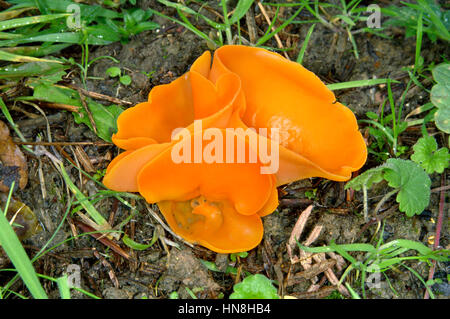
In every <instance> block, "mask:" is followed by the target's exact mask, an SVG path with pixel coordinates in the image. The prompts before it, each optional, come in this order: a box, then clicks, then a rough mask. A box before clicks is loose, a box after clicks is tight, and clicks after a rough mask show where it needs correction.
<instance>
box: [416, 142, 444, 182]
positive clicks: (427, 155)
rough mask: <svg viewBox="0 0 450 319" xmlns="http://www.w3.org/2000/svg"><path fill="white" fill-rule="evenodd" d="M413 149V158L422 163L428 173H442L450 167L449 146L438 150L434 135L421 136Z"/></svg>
mask: <svg viewBox="0 0 450 319" xmlns="http://www.w3.org/2000/svg"><path fill="white" fill-rule="evenodd" d="M413 150H414V154H413V155H411V159H412V160H413V161H414V162H416V163H417V164H420V165H421V166H422V167H423V168H424V169H425V171H426V172H427V173H428V174H432V173H434V172H436V173H442V172H443V171H444V169H445V168H447V167H448V164H449V160H450V155H449V153H448V148H446V147H442V148H440V149H439V150H438V149H437V143H436V140H435V139H434V137H431V136H426V137H422V138H420V139H419V140H418V141H417V143H416V144H415V145H414V146H413Z"/></svg>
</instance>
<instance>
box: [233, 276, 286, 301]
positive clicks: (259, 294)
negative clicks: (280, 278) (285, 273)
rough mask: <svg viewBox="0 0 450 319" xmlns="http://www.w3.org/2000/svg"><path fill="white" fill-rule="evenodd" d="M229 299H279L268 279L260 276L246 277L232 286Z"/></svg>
mask: <svg viewBox="0 0 450 319" xmlns="http://www.w3.org/2000/svg"><path fill="white" fill-rule="evenodd" d="M233 290H234V292H233V293H232V294H231V295H230V299H279V298H280V297H279V296H278V294H277V289H276V288H275V287H274V286H273V285H272V282H271V281H270V279H268V278H267V277H266V276H264V275H261V274H255V275H251V276H248V277H246V278H245V279H244V280H243V281H242V282H240V283H238V284H236V285H234V287H233Z"/></svg>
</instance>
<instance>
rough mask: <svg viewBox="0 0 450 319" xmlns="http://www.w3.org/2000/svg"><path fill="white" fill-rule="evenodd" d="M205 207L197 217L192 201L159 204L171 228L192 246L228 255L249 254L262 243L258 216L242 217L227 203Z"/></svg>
mask: <svg viewBox="0 0 450 319" xmlns="http://www.w3.org/2000/svg"><path fill="white" fill-rule="evenodd" d="M203 205H205V206H206V207H201V208H200V209H204V210H205V211H203V212H202V214H198V213H197V214H195V213H194V210H193V208H192V206H191V201H184V202H179V201H163V202H159V203H158V207H159V208H160V210H161V213H162V214H163V215H164V217H165V219H166V221H167V223H168V224H169V226H170V227H171V228H172V229H173V230H174V231H175V233H177V234H178V235H180V236H182V237H183V238H184V239H185V240H187V241H189V242H191V243H197V244H200V245H202V246H204V247H206V248H209V249H211V250H213V251H215V252H218V253H224V254H225V253H234V252H241V251H248V250H250V249H253V248H254V247H256V246H257V245H258V244H259V243H260V242H261V239H262V236H263V224H262V222H261V218H260V217H259V216H258V215H256V214H255V215H247V216H246V215H242V214H239V213H238V212H237V211H236V209H235V208H234V205H232V204H231V203H230V202H228V201H218V202H214V203H212V204H211V203H205V204H203ZM213 205H214V206H215V207H214V206H213ZM211 210H214V212H211ZM203 214H204V215H203ZM208 215H210V216H209V217H208ZM211 215H212V216H211ZM207 217H208V219H209V220H207Z"/></svg>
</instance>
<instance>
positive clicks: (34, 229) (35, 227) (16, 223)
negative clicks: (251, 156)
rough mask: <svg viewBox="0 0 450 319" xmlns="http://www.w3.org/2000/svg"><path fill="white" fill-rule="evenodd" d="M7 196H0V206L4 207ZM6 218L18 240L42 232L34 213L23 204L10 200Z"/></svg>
mask: <svg viewBox="0 0 450 319" xmlns="http://www.w3.org/2000/svg"><path fill="white" fill-rule="evenodd" d="M6 201H7V196H6V195H4V194H0V205H2V206H4V205H5V203H6ZM6 218H7V219H8V221H10V223H12V225H13V229H14V231H15V232H16V235H17V237H19V239H20V240H24V239H27V238H30V237H32V236H34V235H36V234H37V233H39V232H41V231H42V227H41V226H40V224H39V221H38V219H37V217H36V215H35V214H34V212H33V211H32V210H31V209H30V207H28V206H27V205H25V204H24V203H22V202H20V201H18V200H15V199H13V198H11V200H10V202H9V206H8V212H7V213H6Z"/></svg>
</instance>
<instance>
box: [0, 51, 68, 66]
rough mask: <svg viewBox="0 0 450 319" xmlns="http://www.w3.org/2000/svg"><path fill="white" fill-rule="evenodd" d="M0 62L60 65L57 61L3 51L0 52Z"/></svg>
mask: <svg viewBox="0 0 450 319" xmlns="http://www.w3.org/2000/svg"><path fill="white" fill-rule="evenodd" d="M0 61H10V62H50V63H62V62H61V61H57V60H48V59H40V58H34V57H30V56H26V55H19V54H14V53H9V52H6V51H3V50H0Z"/></svg>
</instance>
